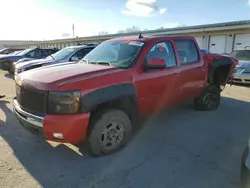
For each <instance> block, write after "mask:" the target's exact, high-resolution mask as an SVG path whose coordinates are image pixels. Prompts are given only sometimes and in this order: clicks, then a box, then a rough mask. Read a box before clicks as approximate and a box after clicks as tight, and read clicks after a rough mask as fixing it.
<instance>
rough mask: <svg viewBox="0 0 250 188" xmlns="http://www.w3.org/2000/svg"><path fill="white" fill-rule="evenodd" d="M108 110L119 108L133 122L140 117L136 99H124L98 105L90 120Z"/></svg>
mask: <svg viewBox="0 0 250 188" xmlns="http://www.w3.org/2000/svg"><path fill="white" fill-rule="evenodd" d="M107 108H117V109H120V110H122V111H124V112H125V113H126V114H127V115H128V116H129V118H130V120H131V121H134V120H135V118H136V117H137V115H138V105H137V101H136V99H135V98H134V97H122V98H118V99H115V100H111V101H107V102H104V103H101V104H99V105H97V106H96V107H95V108H94V109H93V110H92V111H91V114H90V120H91V119H92V118H93V116H94V115H95V114H97V113H98V112H99V111H101V110H103V109H107Z"/></svg>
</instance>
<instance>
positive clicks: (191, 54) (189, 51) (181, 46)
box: [175, 40, 199, 64]
mask: <svg viewBox="0 0 250 188" xmlns="http://www.w3.org/2000/svg"><path fill="white" fill-rule="evenodd" d="M175 45H176V49H177V52H178V56H179V58H180V61H181V64H187V63H194V62H197V61H199V54H198V50H197V48H196V46H195V43H194V41H193V40H176V41H175Z"/></svg>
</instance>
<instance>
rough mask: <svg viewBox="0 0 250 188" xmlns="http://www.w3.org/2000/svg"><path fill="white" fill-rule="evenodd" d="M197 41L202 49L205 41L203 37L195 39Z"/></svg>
mask: <svg viewBox="0 0 250 188" xmlns="http://www.w3.org/2000/svg"><path fill="white" fill-rule="evenodd" d="M195 40H196V42H197V43H198V45H199V47H200V48H201V49H202V45H203V44H202V41H203V39H202V37H195Z"/></svg>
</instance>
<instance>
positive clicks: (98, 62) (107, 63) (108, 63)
mask: <svg viewBox="0 0 250 188" xmlns="http://www.w3.org/2000/svg"><path fill="white" fill-rule="evenodd" d="M96 64H99V65H110V66H112V64H111V63H110V62H108V61H97V62H96Z"/></svg>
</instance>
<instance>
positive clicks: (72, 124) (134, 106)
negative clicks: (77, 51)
mask: <svg viewBox="0 0 250 188" xmlns="http://www.w3.org/2000/svg"><path fill="white" fill-rule="evenodd" d="M236 64H237V60H235V59H231V58H229V57H225V56H221V55H216V54H201V52H200V49H199V47H198V45H197V43H196V41H195V39H194V38H193V37H189V36H162V37H158V36H157V37H146V36H145V37H144V36H142V35H139V36H133V37H131V36H130V37H122V38H115V39H111V40H107V41H105V42H103V43H101V44H100V45H98V46H97V47H96V48H95V49H94V50H93V51H91V52H90V53H89V54H88V55H86V56H85V57H84V59H82V60H81V61H80V62H79V63H77V64H68V65H67V64H64V65H55V66H48V67H44V68H38V69H34V70H30V71H27V72H24V73H21V74H20V75H19V76H18V77H17V79H16V98H14V100H13V108H14V113H15V115H16V116H17V118H18V120H19V121H20V122H21V124H23V125H24V126H25V127H28V128H30V129H35V130H39V132H41V133H42V134H43V135H44V136H45V139H47V140H50V141H56V142H65V143H72V144H75V143H79V142H81V141H86V142H87V146H88V148H89V150H90V152H91V154H93V155H96V156H100V155H107V154H110V153H113V152H115V151H117V150H119V149H120V148H121V147H122V146H124V145H125V144H126V143H127V142H128V141H129V139H130V137H131V134H132V131H133V128H134V127H135V126H136V124H135V120H136V119H137V118H138V117H144V116H149V115H152V114H153V113H157V112H158V111H160V110H162V109H164V108H169V107H171V106H174V105H177V104H179V103H181V102H182V101H185V100H190V99H194V108H195V109H197V110H215V109H217V108H218V106H219V105H220V93H221V91H222V90H223V88H224V86H225V85H226V83H227V81H228V79H229V77H230V76H231V75H232V71H233V69H234V67H235V65H236Z"/></svg>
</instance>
